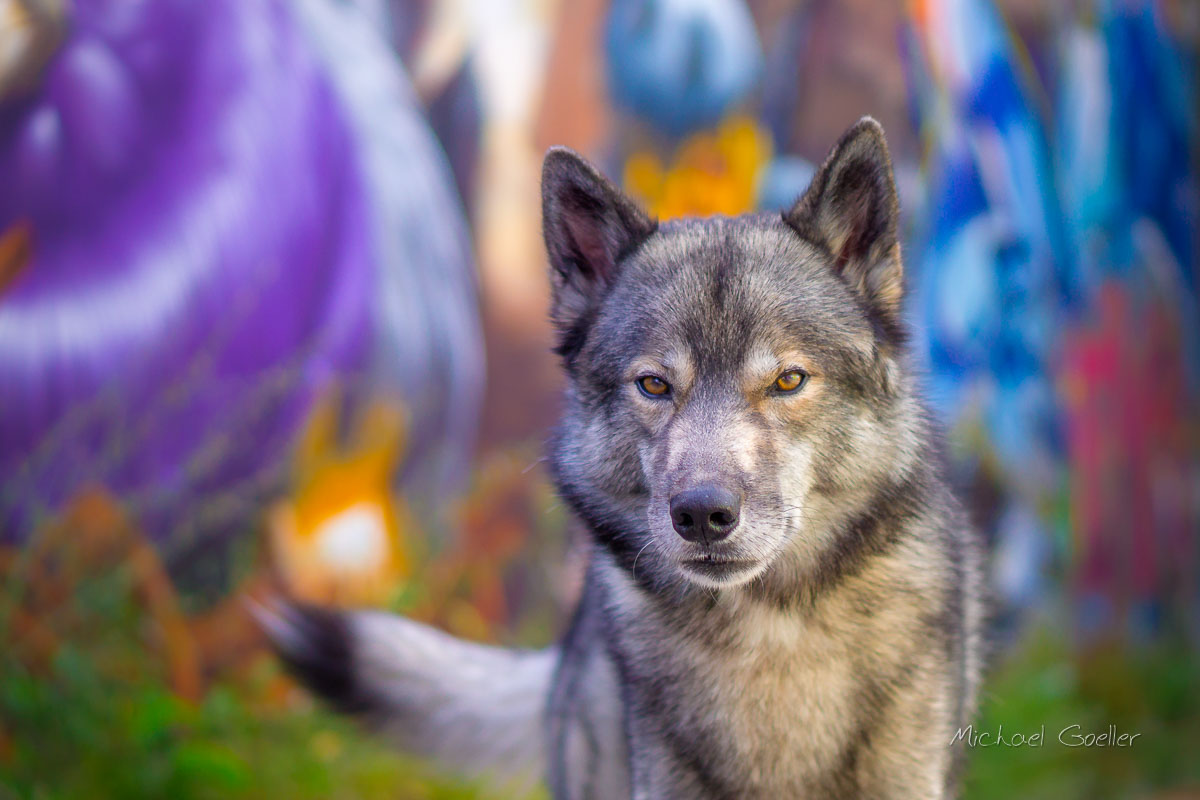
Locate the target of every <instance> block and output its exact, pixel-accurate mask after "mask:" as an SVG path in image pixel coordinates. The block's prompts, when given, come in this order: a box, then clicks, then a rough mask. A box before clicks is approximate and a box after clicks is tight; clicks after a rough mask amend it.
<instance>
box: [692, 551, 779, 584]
mask: <svg viewBox="0 0 1200 800" xmlns="http://www.w3.org/2000/svg"><path fill="white" fill-rule="evenodd" d="M678 564H679V571H680V572H681V573H682V574H683V577H684V578H686V579H687V580H689V581H691V582H692V583H694V584H696V585H697V586H702V587H704V588H705V589H731V588H733V587H735V586H741V585H742V584H746V583H749V582H750V581H752V580H754V579H755V578H757V577H758V576H759V575H761V574H762V573H763V572H764V571H765V570H766V569H767V566H768V562H767V561H765V560H760V559H750V558H730V557H723V556H717V555H713V554H711V553H709V554H689V555H687V556H684V557H681V558H680V559H679V561H678Z"/></svg>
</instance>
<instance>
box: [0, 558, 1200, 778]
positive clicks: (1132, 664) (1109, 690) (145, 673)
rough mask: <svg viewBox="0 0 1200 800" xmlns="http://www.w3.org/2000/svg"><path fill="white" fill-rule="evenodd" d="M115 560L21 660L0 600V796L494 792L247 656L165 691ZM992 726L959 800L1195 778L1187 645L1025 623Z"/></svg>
mask: <svg viewBox="0 0 1200 800" xmlns="http://www.w3.org/2000/svg"><path fill="white" fill-rule="evenodd" d="M119 572H120V571H117V572H116V573H114V574H111V575H109V576H107V577H106V578H104V579H96V580H90V581H87V582H85V583H83V584H81V585H79V586H78V587H77V588H76V591H75V593H74V595H73V599H72V600H71V601H69V602H68V606H69V609H68V611H69V613H68V616H69V617H71V618H72V619H74V620H75V622H74V623H73V624H72V625H71V626H70V627H69V630H70V632H71V635H70V636H68V637H67V638H66V639H65V640H64V643H63V644H62V645H61V646H60V647H59V648H58V650H57V653H56V655H55V656H54V658H53V660H52V662H51V663H50V664H49V665H47V666H44V667H42V668H39V669H37V670H36V671H35V670H33V669H32V668H31V667H29V666H28V665H27V663H26V661H25V660H22V659H21V658H19V657H18V656H17V652H18V651H17V649H16V648H14V647H12V646H10V645H11V644H12V641H11V639H10V637H9V636H7V635H6V630H5V620H6V619H7V618H8V615H7V614H5V613H0V642H4V647H3V648H2V649H0V798H3V799H4V800H7V798H9V797H18V798H38V799H39V800H40V799H42V798H45V799H46V800H49V799H50V798H63V799H64V800H65V799H66V798H71V799H72V800H73V799H74V798H84V797H86V798H172V800H192V799H193V798H195V799H196V800H202V799H204V798H234V799H235V800H236V799H237V798H268V800H285V799H287V800H291V799H293V798H294V799H296V800H305V799H306V798H334V799H335V800H336V799H337V798H347V799H349V798H355V799H359V798H363V799H366V800H370V799H371V798H385V797H386V798H401V799H402V800H403V798H430V799H432V798H477V797H489V796H490V797H495V796H497V794H498V793H497V792H496V791H495V789H489V788H485V787H481V786H477V785H473V784H471V783H468V782H464V781H461V780H455V779H453V778H451V777H448V776H445V775H441V774H439V773H437V772H436V771H435V770H433V769H432V768H431V767H430V766H429V765H427V764H424V763H421V762H419V761H415V760H412V759H409V758H405V757H403V756H401V755H399V754H397V753H396V752H395V751H394V750H393V749H392V748H391V747H390V746H389V745H388V744H387V743H385V742H382V741H380V740H377V739H375V738H373V737H371V736H369V735H368V734H366V733H364V732H363V731H362V730H360V729H359V728H358V727H356V725H355V724H354V723H352V722H350V721H348V720H346V719H343V718H341V717H338V716H336V715H333V714H331V713H327V712H325V711H323V710H321V709H320V708H317V707H313V706H312V705H311V704H307V703H303V702H301V703H291V704H283V705H281V704H279V703H278V702H274V703H271V702H266V700H265V698H267V697H268V696H270V693H269V691H268V688H269V687H270V686H271V685H272V684H273V683H274V682H276V679H277V677H278V674H279V667H278V666H277V664H276V663H275V661H274V660H273V659H271V658H270V657H269V656H266V655H265V654H264V655H263V657H262V658H260V659H258V660H257V661H255V662H254V666H253V669H251V670H250V672H249V674H246V675H243V676H242V677H240V678H238V679H237V680H236V681H234V680H232V679H229V680H226V681H225V682H221V683H218V684H216V685H215V686H213V687H211V688H210V689H209V690H208V691H207V692H206V694H205V696H204V698H203V699H202V700H201V701H200V702H198V703H195V704H193V703H188V702H186V701H184V700H181V699H180V698H178V697H177V696H176V695H174V694H173V693H172V692H171V691H170V690H169V689H168V688H167V682H166V675H165V670H164V668H163V666H162V660H161V658H157V657H154V656H153V654H152V652H151V651H150V650H148V649H147V644H146V642H147V641H148V637H147V631H146V628H145V625H146V621H145V618H144V616H143V615H142V614H141V613H140V612H139V611H138V610H137V608H136V606H135V604H134V603H133V602H132V601H131V599H130V598H131V593H130V591H129V586H128V585H127V583H126V582H124V581H123V580H121V579H120V575H119ZM3 611H4V610H3V609H0V612H3ZM149 638H150V640H152V639H153V637H149ZM1109 724H1113V725H1116V726H1118V728H1119V730H1120V731H1122V732H1128V733H1138V734H1140V736H1139V737H1138V738H1137V739H1136V740H1135V741H1134V743H1133V744H1132V745H1131V746H1129V747H1122V748H1114V747H1108V748H1100V747H1090V748H1068V747H1066V746H1064V745H1062V744H1061V743H1060V742H1058V741H1057V738H1056V737H1057V733H1058V731H1060V730H1062V729H1063V728H1065V727H1067V726H1068V725H1080V726H1081V728H1082V729H1083V730H1084V731H1103V730H1105V729H1106V728H1107V726H1108V725H1109ZM1000 725H1003V726H1004V731H1005V733H1006V735H1011V734H1012V733H1018V732H1020V733H1028V732H1034V731H1036V730H1039V729H1040V728H1041V726H1043V725H1044V726H1045V731H1046V741H1045V743H1044V745H1043V746H1042V747H1038V748H1034V747H1029V746H1026V747H1002V746H992V747H976V748H974V749H973V750H972V751H971V759H970V763H969V767H968V771H967V775H966V781H965V794H964V796H965V797H966V798H969V800H992V798H997V799H999V798H1005V800H1008V798H1022V800H1039V799H1040V798H1046V799H1047V800H1049V799H1050V798H1053V800H1072V799H1075V798H1077V799H1078V800H1085V799H1086V800H1110V799H1116V798H1121V799H1124V798H1148V797H1154V796H1155V793H1156V792H1159V791H1161V790H1164V789H1167V788H1178V787H1200V659H1198V658H1197V654H1196V653H1195V652H1194V650H1192V649H1190V648H1187V647H1185V646H1182V645H1180V646H1173V645H1168V644H1162V643H1160V644H1155V645H1148V646H1144V647H1140V648H1134V647H1133V646H1131V645H1126V646H1122V647H1116V646H1114V647H1110V648H1106V649H1092V650H1090V651H1087V652H1086V653H1083V652H1079V651H1077V650H1076V649H1074V648H1073V647H1071V646H1070V645H1069V644H1068V642H1067V641H1066V637H1064V636H1062V635H1060V634H1059V633H1057V632H1055V631H1051V630H1049V629H1041V630H1039V631H1034V632H1032V633H1031V634H1030V635H1029V636H1027V637H1026V638H1025V640H1024V642H1023V644H1022V645H1021V646H1019V647H1017V648H1015V649H1014V650H1013V651H1012V652H1010V653H1009V654H1007V656H1006V657H1004V658H1003V659H1002V660H1001V662H1000V663H999V664H998V665H997V667H996V669H995V670H994V672H993V674H992V675H991V676H990V677H989V680H988V682H987V684H986V687H985V696H984V701H983V707H982V711H981V715H980V719H979V721H978V723H977V729H978V730H980V731H996V730H997V729H998V728H999V726H1000ZM1197 796H1200V794H1197Z"/></svg>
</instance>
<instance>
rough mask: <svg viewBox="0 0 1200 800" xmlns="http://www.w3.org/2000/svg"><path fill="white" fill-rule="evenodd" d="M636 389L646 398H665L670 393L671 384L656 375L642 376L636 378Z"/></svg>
mask: <svg viewBox="0 0 1200 800" xmlns="http://www.w3.org/2000/svg"><path fill="white" fill-rule="evenodd" d="M637 387H638V389H640V390H641V391H642V394H644V395H646V397H656V398H657V397H666V396H667V395H668V394H670V392H671V384H669V383H667V382H666V381H664V380H663V379H662V378H660V377H658V376H657V375H644V376H642V377H640V378H638V379H637Z"/></svg>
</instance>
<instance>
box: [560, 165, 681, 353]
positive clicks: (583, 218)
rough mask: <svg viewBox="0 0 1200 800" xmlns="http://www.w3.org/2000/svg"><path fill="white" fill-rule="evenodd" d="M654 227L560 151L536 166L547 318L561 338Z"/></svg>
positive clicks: (602, 180) (628, 201) (593, 171)
mask: <svg viewBox="0 0 1200 800" xmlns="http://www.w3.org/2000/svg"><path fill="white" fill-rule="evenodd" d="M657 226H658V223H657V222H656V221H655V220H654V219H652V218H651V217H649V216H647V215H646V213H645V212H644V211H642V210H641V209H640V208H638V206H637V204H636V203H634V202H633V200H631V199H629V198H628V197H626V196H625V195H624V194H623V193H622V192H621V190H620V189H618V188H617V187H616V186H614V185H613V184H612V183H610V182H609V181H608V180H607V179H606V178H605V177H604V176H603V175H601V174H600V173H599V172H598V171H597V170H596V168H595V167H593V166H592V165H591V164H589V163H588V162H587V161H585V160H584V159H583V158H582V157H581V156H579V155H578V154H577V153H575V152H574V151H572V150H569V149H567V148H565V147H553V148H551V149H550V151H549V152H548V153H546V160H545V162H543V164H542V232H543V235H544V236H545V239H546V253H547V255H548V256H549V258H550V267H551V269H550V281H551V289H552V294H553V297H552V301H551V316H552V317H553V319H554V321H555V323H556V324H557V325H558V326H559V328H560V330H561V331H562V332H563V333H564V335H566V334H567V333H568V332H569V331H570V330H571V329H572V328H573V327H575V326H576V324H577V323H578V321H579V320H580V319H582V318H583V317H585V316H586V314H587V312H588V311H589V310H590V309H591V308H593V306H594V304H595V303H596V302H597V301H598V300H599V299H600V298H601V297H603V295H604V292H605V291H607V289H608V287H609V286H611V285H612V281H613V280H614V279H615V278H616V272H617V268H618V265H619V264H620V262H621V259H622V258H623V257H624V256H625V255H626V254H628V253H629V252H630V251H631V250H633V249H634V248H635V247H637V246H638V245H639V244H641V243H642V242H643V241H645V239H646V237H648V236H649V235H650V234H652V233H654V230H655V228H656V227H657Z"/></svg>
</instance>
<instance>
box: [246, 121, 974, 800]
mask: <svg viewBox="0 0 1200 800" xmlns="http://www.w3.org/2000/svg"><path fill="white" fill-rule="evenodd" d="M542 192H543V224H544V233H545V241H546V248H547V252H548V255H549V262H550V266H551V269H550V278H551V281H552V288H553V291H552V309H551V316H552V319H553V322H554V325H555V328H556V330H557V333H558V344H557V348H556V351H557V353H558V354H559V355H560V356H561V358H562V362H563V365H564V368H565V370H566V374H567V379H568V385H567V390H566V400H565V413H564V415H563V418H562V420H561V422H560V424H559V425H558V427H557V429H556V431H555V432H554V434H553V436H552V439H551V442H550V446H549V456H550V464H551V468H552V474H553V477H554V480H555V483H556V485H557V487H558V490H559V492H560V494H561V496H562V497H563V498H564V500H565V501H566V503H567V504H568V505H569V507H570V508H571V509H572V510H573V512H574V514H575V515H576V516H577V517H578V519H579V521H580V522H581V523H582V524H583V526H584V527H586V529H587V531H588V533H589V534H590V541H591V545H592V546H591V552H590V562H589V565H588V567H587V573H586V578H585V583H584V589H583V593H582V597H581V599H580V601H579V606H578V609H577V610H576V612H575V614H574V619H573V622H572V624H571V625H570V628H569V630H568V631H567V633H566V635H565V637H564V638H563V639H562V641H561V643H560V644H559V645H558V646H557V647H553V648H550V649H547V650H542V651H527V652H523V651H516V650H505V649H501V648H493V647H486V646H482V645H478V644H472V643H467V642H463V641H460V640H457V639H454V638H453V637H450V636H448V635H446V634H444V633H441V632H438V631H435V630H433V629H430V628H428V627H426V626H423V625H420V624H417V623H414V622H412V621H409V620H405V619H402V618H399V617H395V616H389V615H385V614H381V613H369V612H335V611H331V610H323V609H317V608H312V607H306V606H300V605H297V604H291V603H287V602H284V601H276V602H274V603H273V604H271V605H269V606H268V607H266V608H264V609H261V610H260V612H259V616H260V618H261V619H262V621H263V624H264V625H265V627H266V628H267V630H268V633H269V634H270V635H271V637H272V638H273V640H274V641H275V643H276V646H277V647H278V649H279V651H280V652H281V654H282V656H283V658H284V659H285V661H286V662H287V663H288V664H289V665H290V666H291V667H292V669H294V670H295V672H296V673H297V674H298V675H299V676H300V677H301V678H302V679H303V680H305V681H306V682H307V683H308V685H309V686H311V687H312V688H313V689H314V690H315V691H316V692H317V693H319V694H321V695H323V696H325V697H326V698H328V699H329V700H330V701H332V702H333V703H334V704H335V705H337V706H338V707H340V708H341V709H344V710H346V711H349V712H354V713H356V714H359V715H361V716H362V717H363V718H364V719H365V720H367V721H368V722H369V723H371V724H372V725H374V726H376V727H377V728H380V729H382V730H384V731H386V732H388V733H390V734H392V735H393V736H395V737H396V738H397V739H398V740H399V741H400V742H401V744H402V745H403V746H404V747H406V748H408V749H410V750H413V751H416V752H419V753H424V754H427V755H431V756H434V757H436V758H438V759H440V760H441V761H442V762H443V763H445V764H447V765H449V766H451V767H452V768H455V769H460V770H471V771H484V772H492V773H498V774H499V775H500V776H505V775H509V776H511V775H513V774H515V773H518V772H520V771H521V770H533V771H535V772H542V773H543V774H544V775H545V777H546V779H547V780H548V782H549V785H550V788H551V790H552V793H553V795H554V797H556V798H563V799H566V798H571V799H572V800H574V799H575V798H617V797H634V798H688V799H689V800H690V799H691V798H771V799H772V800H777V799H778V798H809V800H814V799H816V798H839V799H844V798H873V799H875V798H880V799H882V798H922V800H928V798H943V797H950V796H953V795H954V794H955V791H956V786H957V780H958V779H957V775H958V772H959V770H958V766H959V762H960V760H961V756H962V753H961V749H960V748H961V747H962V745H961V737H959V744H952V740H955V732H956V730H957V729H959V728H960V727H962V726H965V725H967V724H969V722H970V719H971V716H972V713H973V709H974V707H975V701H976V694H977V688H978V684H979V680H980V672H981V661H982V657H981V653H982V645H981V627H982V620H983V616H984V602H983V598H984V591H983V583H982V578H981V558H982V547H981V544H980V542H979V540H978V539H977V537H976V535H975V534H974V533H973V532H972V530H971V528H970V526H969V524H968V523H967V521H966V519H965V517H964V514H963V513H962V511H961V510H960V507H959V505H958V504H957V503H956V502H955V499H954V497H953V496H952V494H951V491H950V489H949V488H948V485H947V480H946V477H945V472H944V467H943V457H942V452H941V446H940V444H939V438H938V434H937V431H936V428H935V425H934V424H933V422H931V420H930V415H929V412H928V411H927V410H926V408H925V406H924V405H923V403H922V401H921V398H920V391H919V387H918V385H917V383H918V381H917V378H916V376H915V374H914V369H913V367H912V365H911V363H910V358H909V356H908V354H907V351H906V345H905V340H906V327H905V323H904V321H903V318H902V299H903V287H904V280H903V266H902V262H901V252H900V245H899V233H898V206H897V196H896V189H895V182H894V178H893V174H892V167H891V162H890V159H889V155H888V151H887V145H886V143H885V140H884V136H883V131H882V129H881V128H880V126H879V125H878V123H876V122H875V121H874V120H872V119H870V118H864V119H863V120H861V121H860V122H858V123H857V124H856V125H854V126H853V127H852V128H851V129H850V130H848V131H847V132H846V133H845V135H844V136H843V137H842V138H841V140H840V141H839V142H838V143H837V145H836V146H835V147H834V148H833V150H832V151H831V153H830V154H829V156H828V158H827V159H826V160H825V162H824V163H823V164H822V165H821V167H820V168H819V169H818V170H817V172H816V174H815V177H814V178H813V180H812V184H811V186H810V187H809V188H808V190H807V191H806V193H805V194H804V195H803V196H802V197H801V198H800V199H799V200H798V201H797V202H796V204H795V205H794V206H793V207H792V208H791V209H789V210H787V211H786V212H784V213H782V214H779V213H774V214H768V213H762V214H754V215H747V216H742V217H737V218H724V217H712V218H705V219H681V220H672V221H669V222H663V223H661V224H659V223H657V222H656V221H655V220H654V219H652V218H650V217H649V216H648V215H647V214H646V213H644V212H643V211H642V210H641V209H640V208H639V207H638V206H637V205H636V204H635V203H634V202H633V201H632V200H630V199H629V198H628V197H626V196H625V195H623V194H622V193H621V191H620V190H619V189H617V188H616V187H615V186H614V185H613V184H612V183H610V182H609V181H608V180H606V179H605V178H604V177H603V176H602V175H601V174H600V173H599V172H597V171H596V170H595V169H594V168H593V167H591V166H590V165H589V164H587V163H586V162H585V161H584V160H583V159H582V158H580V157H579V156H578V155H576V154H575V153H573V152H571V151H570V150H567V149H564V148H555V149H552V150H551V151H550V152H549V153H548V154H547V156H546V159H545V165H544V170H543V175H542Z"/></svg>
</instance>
